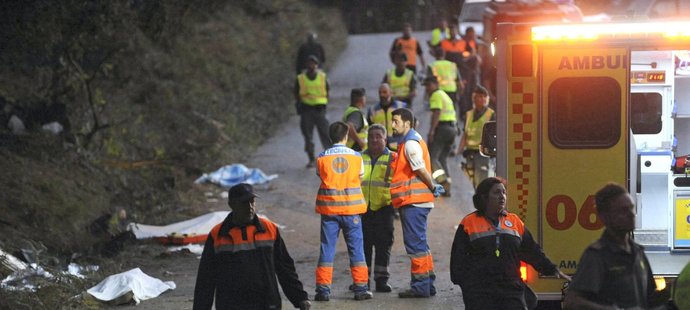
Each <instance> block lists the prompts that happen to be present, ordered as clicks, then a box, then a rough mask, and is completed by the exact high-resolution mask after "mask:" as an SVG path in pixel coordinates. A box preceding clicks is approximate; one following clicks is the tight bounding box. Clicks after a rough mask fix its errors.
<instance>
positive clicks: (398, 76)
mask: <svg viewBox="0 0 690 310" xmlns="http://www.w3.org/2000/svg"><path fill="white" fill-rule="evenodd" d="M393 59H394V61H395V68H392V69H389V70H388V71H386V74H385V75H384V76H383V81H382V83H388V85H390V86H391V90H392V91H393V99H395V100H399V101H402V102H405V103H406V104H407V108H408V109H412V101H413V100H414V97H415V95H416V94H417V91H416V89H417V81H416V79H415V75H414V72H412V70H410V69H407V68H406V65H407V56H406V55H405V54H404V53H397V54H395V55H394V56H393Z"/></svg>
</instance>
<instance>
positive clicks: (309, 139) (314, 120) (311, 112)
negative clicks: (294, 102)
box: [299, 104, 331, 160]
mask: <svg viewBox="0 0 690 310" xmlns="http://www.w3.org/2000/svg"><path fill="white" fill-rule="evenodd" d="M300 108H301V109H300V120H299V127H300V129H301V130H302V136H304V151H305V152H306V153H307V156H309V160H314V159H315V157H314V142H313V141H314V127H316V131H317V132H318V134H319V140H321V146H322V147H323V149H324V150H325V149H327V148H329V147H331V139H330V138H329V137H328V119H326V106H325V105H319V106H315V107H313V106H308V105H306V104H302V106H301V107H300Z"/></svg>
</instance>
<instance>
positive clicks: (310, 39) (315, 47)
mask: <svg viewBox="0 0 690 310" xmlns="http://www.w3.org/2000/svg"><path fill="white" fill-rule="evenodd" d="M312 55H313V56H314V57H316V59H317V60H318V61H319V63H320V64H322V65H323V64H324V63H325V62H326V52H324V50H323V46H321V44H320V43H319V42H317V41H316V32H309V33H308V34H307V41H306V42H304V43H303V44H302V45H300V47H299V49H298V50H297V66H296V67H297V74H300V73H302V71H304V70H306V69H307V61H308V59H309V56H312Z"/></svg>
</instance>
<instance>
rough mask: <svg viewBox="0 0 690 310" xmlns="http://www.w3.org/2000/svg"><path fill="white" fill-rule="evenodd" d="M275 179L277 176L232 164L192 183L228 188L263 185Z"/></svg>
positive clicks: (206, 174) (205, 174)
mask: <svg viewBox="0 0 690 310" xmlns="http://www.w3.org/2000/svg"><path fill="white" fill-rule="evenodd" d="M277 177H278V175H277V174H272V175H266V174H265V173H264V172H263V171H261V170H260V169H257V168H251V169H250V168H247V167H246V166H245V165H243V164H232V165H228V166H224V167H222V168H220V169H218V170H216V171H214V172H211V173H204V175H202V176H201V177H199V178H198V179H196V181H194V183H197V184H200V183H205V182H211V183H215V184H218V185H220V186H222V187H225V188H230V187H233V186H234V185H237V184H239V183H248V184H253V185H254V184H265V183H268V182H270V181H271V180H273V179H275V178H277Z"/></svg>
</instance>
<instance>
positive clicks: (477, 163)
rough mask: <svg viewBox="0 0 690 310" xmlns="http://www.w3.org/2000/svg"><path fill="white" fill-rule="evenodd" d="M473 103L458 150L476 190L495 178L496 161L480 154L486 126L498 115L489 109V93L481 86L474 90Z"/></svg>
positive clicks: (464, 168) (468, 112) (467, 115)
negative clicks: (481, 183)
mask: <svg viewBox="0 0 690 310" xmlns="http://www.w3.org/2000/svg"><path fill="white" fill-rule="evenodd" d="M472 101H473V103H474V108H473V109H472V110H469V111H467V114H466V120H465V132H464V133H463V134H462V138H461V139H460V144H459V145H458V150H459V151H461V152H462V156H463V157H464V158H465V163H464V164H463V170H465V172H466V173H467V176H468V177H469V178H470V181H471V182H472V185H473V186H474V187H475V188H476V187H477V185H479V182H481V181H482V180H484V179H486V178H488V177H492V176H495V168H494V167H495V166H496V159H495V158H489V157H484V156H482V155H481V154H479V144H480V143H481V142H482V130H483V129H484V124H485V123H486V122H488V121H493V120H496V115H495V113H494V110H492V109H491V108H489V92H488V91H487V90H486V88H484V87H482V86H481V85H477V86H476V87H475V88H474V91H473V92H472ZM458 153H460V152H458Z"/></svg>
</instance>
